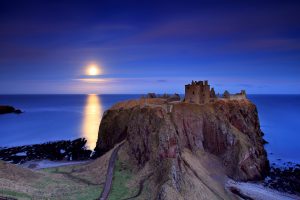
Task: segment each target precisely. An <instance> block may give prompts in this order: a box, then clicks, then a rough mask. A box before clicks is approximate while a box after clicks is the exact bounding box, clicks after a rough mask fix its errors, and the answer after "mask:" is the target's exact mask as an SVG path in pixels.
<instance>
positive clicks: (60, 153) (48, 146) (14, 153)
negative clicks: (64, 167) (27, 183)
mask: <svg viewBox="0 0 300 200" xmlns="http://www.w3.org/2000/svg"><path fill="white" fill-rule="evenodd" d="M86 142H87V140H86V139H85V138H78V139H75V140H60V141H55V142H46V143H42V144H33V145H23V146H16V147H3V148H0V160H3V161H6V162H10V163H13V164H23V163H25V162H28V161H32V160H50V161H82V160H89V159H91V158H92V154H93V151H92V150H88V149H87V148H86Z"/></svg>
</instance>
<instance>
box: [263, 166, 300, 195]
mask: <svg viewBox="0 0 300 200" xmlns="http://www.w3.org/2000/svg"><path fill="white" fill-rule="evenodd" d="M264 185H265V186H268V187H270V188H272V189H276V190H278V191H281V192H287V193H290V194H296V195H299V196H300V165H299V164H295V163H285V165H284V166H276V165H272V166H271V169H270V173H269V175H268V177H267V178H266V179H265V181H264Z"/></svg>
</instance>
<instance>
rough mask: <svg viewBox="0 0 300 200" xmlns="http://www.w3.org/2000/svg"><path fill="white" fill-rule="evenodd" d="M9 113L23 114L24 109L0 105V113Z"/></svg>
mask: <svg viewBox="0 0 300 200" xmlns="http://www.w3.org/2000/svg"><path fill="white" fill-rule="evenodd" d="M8 113H15V114H21V113H22V111H21V110H20V109H16V108H14V107H12V106H0V114H8Z"/></svg>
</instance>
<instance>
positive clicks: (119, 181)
mask: <svg viewBox="0 0 300 200" xmlns="http://www.w3.org/2000/svg"><path fill="white" fill-rule="evenodd" d="M132 178H133V173H132V172H131V170H130V169H129V167H128V166H126V164H125V163H124V162H122V161H120V160H119V159H118V160H116V165H115V170H114V177H113V184H112V189H111V192H110V194H109V200H122V199H126V198H129V197H131V196H134V195H135V194H136V192H137V189H136V188H130V187H128V186H127V183H128V182H129V181H130V180H131V179H132Z"/></svg>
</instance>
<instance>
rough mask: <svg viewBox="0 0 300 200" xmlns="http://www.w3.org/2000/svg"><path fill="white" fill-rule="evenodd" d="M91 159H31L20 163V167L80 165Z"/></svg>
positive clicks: (44, 167)
mask: <svg viewBox="0 0 300 200" xmlns="http://www.w3.org/2000/svg"><path fill="white" fill-rule="evenodd" d="M89 162H91V160H82V161H64V160H61V161H52V160H31V161H27V162H25V163H23V164H20V166H21V167H24V168H28V169H32V170H41V169H47V168H53V167H62V166H70V165H80V164H85V163H89Z"/></svg>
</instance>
